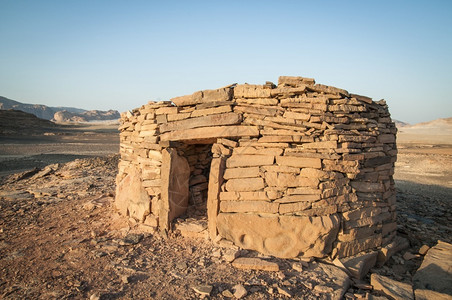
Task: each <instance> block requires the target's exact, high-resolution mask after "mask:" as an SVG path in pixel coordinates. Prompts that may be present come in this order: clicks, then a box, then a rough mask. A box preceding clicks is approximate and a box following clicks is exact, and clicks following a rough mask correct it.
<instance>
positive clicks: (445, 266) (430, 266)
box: [413, 241, 452, 299]
mask: <svg viewBox="0 0 452 300" xmlns="http://www.w3.org/2000/svg"><path fill="white" fill-rule="evenodd" d="M413 287H414V289H415V290H416V291H417V290H432V291H435V292H438V293H442V294H446V295H449V299H452V245H451V244H449V243H446V242H442V241H438V244H437V245H436V246H434V247H432V248H430V250H428V252H427V254H426V255H425V257H424V261H423V262H422V264H421V266H420V267H419V269H418V270H417V271H416V274H414V277H413ZM417 294H418V293H416V295H417ZM421 294H422V293H421ZM446 295H444V296H446ZM416 298H417V297H416ZM444 299H447V298H444Z"/></svg>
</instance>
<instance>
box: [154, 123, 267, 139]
mask: <svg viewBox="0 0 452 300" xmlns="http://www.w3.org/2000/svg"><path fill="white" fill-rule="evenodd" d="M258 135H259V129H258V128H257V127H255V126H241V125H238V126H215V127H202V128H193V129H184V130H177V131H171V132H166V133H164V134H162V135H160V140H161V141H186V140H203V139H210V138H222V137H240V136H258Z"/></svg>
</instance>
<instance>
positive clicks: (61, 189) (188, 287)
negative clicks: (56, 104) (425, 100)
mask: <svg viewBox="0 0 452 300" xmlns="http://www.w3.org/2000/svg"><path fill="white" fill-rule="evenodd" d="M88 144H89V143H87V144H86V146H87V147H90V146H88ZM39 145H40V146H39ZM39 145H37V146H36V147H38V149H42V150H43V151H42V152H41V153H43V154H48V153H47V152H46V151H44V150H45V149H55V148H52V147H57V145H54V144H50V143H49V144H47V145H46V144H43V143H41V144H39ZM71 145H72V146H73V144H71V143H69V144H68V145H59V146H58V147H63V148H64V147H66V148H65V149H67V152H68V153H67V154H68V155H69V154H71V155H76V153H73V152H71V151H69V150H70V147H71ZM28 146H29V147H30V149H29V153H27V154H23V153H20V151H19V150H20V149H22V148H21V147H23V144H20V145H19V146H14V143H10V144H8V145H1V147H0V153H5V152H8V151H9V152H8V153H15V155H24V157H25V158H26V157H29V156H32V152H33V151H32V149H31V148H33V147H34V146H33V145H32V144H28ZM39 147H42V148H39ZM46 147H50V148H46ZM80 147H81V148H80V149H82V148H83V145H81V146H80ZM433 148H437V149H441V151H439V152H435V151H434V152H435V153H431V149H432V146H425V145H419V144H406V145H403V147H401V149H400V155H399V162H398V164H397V171H396V176H395V178H396V180H397V181H396V183H397V189H398V204H397V205H398V209H399V214H398V221H399V225H398V234H399V236H402V237H405V238H407V239H408V240H409V242H410V245H409V248H408V249H406V250H403V251H401V252H400V253H398V254H396V255H394V256H393V257H392V258H391V259H390V260H389V261H388V263H387V264H386V265H385V266H383V267H380V268H374V269H372V270H371V273H376V274H381V275H385V276H388V277H389V278H392V279H395V280H397V281H400V282H411V281H412V277H413V275H414V274H415V272H416V270H417V269H418V268H419V266H420V264H421V262H422V260H423V256H422V255H420V254H418V253H419V250H421V247H422V246H423V245H427V246H430V247H431V246H434V245H435V244H436V243H437V240H442V241H445V242H448V243H451V242H452V234H451V226H450V224H451V219H452V215H451V212H452V207H451V206H452V201H451V195H452V193H451V191H452V187H451V186H450V182H451V177H450V176H449V175H448V174H450V173H448V172H449V171H450V166H451V165H452V151H451V148H450V147H449V148H448V146H447V145H439V146H438V145H437V146H435V147H433ZM14 149H15V150H14ZM80 149H79V150H80ZM1 151H3V152H1ZM105 151H106V150H105ZM56 152H58V153H60V152H61V151H56ZM111 152H114V151H113V150H112V151H111ZM8 155H12V154H8ZM55 155H57V154H55ZM62 155H64V153H62ZM87 156H88V157H84V158H79V159H76V160H71V161H69V162H66V163H59V164H52V165H48V166H44V165H45V163H44V162H43V163H42V165H39V166H38V167H39V168H37V169H31V171H30V170H28V171H24V172H19V173H15V174H8V175H5V176H3V177H2V178H1V179H0V298H2V299H3V298H4V299H132V298H133V299H198V298H203V297H209V298H214V299H227V298H233V297H235V298H245V299H280V298H282V299H284V298H288V297H292V298H295V299H334V298H337V297H338V296H339V295H340V294H342V293H345V298H346V299H378V297H381V296H379V293H378V292H376V291H373V290H372V286H370V285H369V283H370V277H369V275H367V276H366V277H365V278H364V280H363V281H362V282H358V281H353V282H352V285H351V287H349V288H347V289H345V290H344V286H345V284H346V281H347V279H346V276H345V275H344V273H343V272H342V271H341V270H340V269H339V268H337V267H335V266H332V265H330V264H327V262H325V261H301V260H280V259H274V258H270V257H260V256H259V255H258V254H256V253H254V252H248V251H244V250H239V249H235V248H234V247H231V246H228V245H227V244H222V247H220V246H219V245H214V244H212V243H210V242H206V241H204V240H202V239H190V238H184V237H182V236H181V235H180V234H178V233H177V232H174V233H170V236H169V237H161V236H160V235H159V234H156V233H153V232H152V231H151V230H149V228H148V227H143V225H138V224H136V223H135V222H134V221H133V220H130V219H126V218H124V217H121V216H120V215H118V214H117V213H116V212H115V211H114V209H113V207H112V202H113V197H114V188H115V183H114V180H115V175H116V172H117V162H118V156H117V155H114V154H111V155H106V156H101V157H89V155H87ZM62 157H63V158H64V156H62ZM15 159H18V161H20V159H19V158H18V157H16V158H15ZM5 160H6V161H10V160H11V158H10V157H9V158H7V159H4V160H3V162H4V161H5ZM52 162H54V161H52ZM27 166H28V165H27ZM406 166H408V167H406ZM419 166H423V168H424V169H423V170H422V169H417V168H419ZM448 166H449V167H448ZM413 170H414V171H413ZM438 170H441V172H440V173H438ZM443 171H444V172H443ZM419 172H421V174H422V172H423V174H424V176H419V177H416V176H418V175H416V176H414V175H415V173H416V174H417V173H419ZM438 174H439V175H438ZM424 248H425V247H424ZM421 252H422V251H421ZM237 256H240V257H259V258H260V259H262V260H268V261H271V262H273V263H276V266H277V268H278V269H279V271H261V270H247V269H240V268H237V267H235V266H233V264H231V261H232V260H233V259H234V258H235V257H237ZM272 266H273V267H274V265H272ZM205 294H209V295H210V296H205ZM381 299H386V297H381Z"/></svg>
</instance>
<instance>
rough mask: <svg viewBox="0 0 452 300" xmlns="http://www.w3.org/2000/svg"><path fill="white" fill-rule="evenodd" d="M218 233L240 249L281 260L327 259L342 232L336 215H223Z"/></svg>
mask: <svg viewBox="0 0 452 300" xmlns="http://www.w3.org/2000/svg"><path fill="white" fill-rule="evenodd" d="M217 228H218V232H219V234H220V235H221V236H222V237H224V238H226V239H229V240H231V241H233V242H234V243H235V244H236V245H237V246H240V247H242V248H245V249H251V250H257V251H259V252H261V253H264V254H267V255H273V256H276V257H281V258H293V257H296V256H298V255H302V256H305V257H324V256H326V255H327V254H328V253H330V252H331V250H332V244H333V241H334V239H335V238H336V235H337V233H338V230H339V217H338V216H337V214H334V215H329V216H321V217H301V216H300V217H298V216H274V215H273V216H260V215H257V214H247V213H220V214H219V215H218V217H217Z"/></svg>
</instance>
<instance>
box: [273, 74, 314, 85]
mask: <svg viewBox="0 0 452 300" xmlns="http://www.w3.org/2000/svg"><path fill="white" fill-rule="evenodd" d="M306 84H308V85H314V84H315V80H314V78H306V77H301V76H279V78H278V86H285V85H286V86H292V87H297V86H304V85H306Z"/></svg>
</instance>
